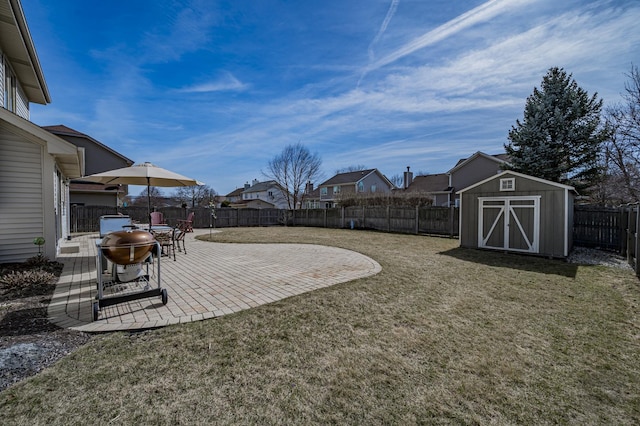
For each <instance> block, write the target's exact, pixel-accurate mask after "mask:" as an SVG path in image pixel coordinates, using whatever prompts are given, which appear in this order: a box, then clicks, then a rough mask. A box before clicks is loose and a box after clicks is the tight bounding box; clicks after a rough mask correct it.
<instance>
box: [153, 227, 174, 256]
mask: <svg viewBox="0 0 640 426" xmlns="http://www.w3.org/2000/svg"><path fill="white" fill-rule="evenodd" d="M151 232H152V233H153V237H154V238H155V239H156V241H157V242H158V243H159V244H160V248H161V252H160V255H161V256H167V257H170V256H171V254H173V260H174V261H175V260H176V245H175V241H174V235H175V233H174V232H173V230H172V231H171V232H164V231H160V232H158V231H151Z"/></svg>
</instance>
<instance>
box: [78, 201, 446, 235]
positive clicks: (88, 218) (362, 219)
mask: <svg viewBox="0 0 640 426" xmlns="http://www.w3.org/2000/svg"><path fill="white" fill-rule="evenodd" d="M158 211H160V212H162V213H163V215H164V218H165V222H166V223H167V224H169V225H172V226H173V225H175V224H177V222H178V220H179V219H184V218H186V217H187V214H188V211H187V210H186V209H182V208H179V207H168V208H160V209H158ZM190 211H193V212H194V213H195V215H194V218H193V226H194V227H195V228H209V227H213V228H227V227H235V226H275V225H292V226H317V227H324V228H353V229H375V230H379V231H387V232H398V233H411V234H434V235H447V236H451V237H453V236H457V235H458V208H456V207H451V208H449V207H366V206H365V207H361V206H358V207H342V208H334V209H314V210H295V211H290V210H279V209H233V208H219V209H215V210H213V211H212V210H210V209H207V208H204V207H198V208H195V209H192V210H191V209H190V210H189V212H190ZM118 213H121V214H124V215H128V216H130V217H131V218H132V219H133V220H134V221H136V222H139V223H147V222H148V212H147V209H146V208H145V207H126V208H120V209H118V210H116V208H115V207H104V206H72V208H71V232H74V233H77V232H96V231H98V229H99V223H100V216H103V215H112V214H118ZM212 213H213V214H212Z"/></svg>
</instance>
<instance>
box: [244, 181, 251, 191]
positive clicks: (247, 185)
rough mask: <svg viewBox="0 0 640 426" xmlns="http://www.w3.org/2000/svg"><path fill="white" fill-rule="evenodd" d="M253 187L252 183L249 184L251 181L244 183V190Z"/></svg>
mask: <svg viewBox="0 0 640 426" xmlns="http://www.w3.org/2000/svg"><path fill="white" fill-rule="evenodd" d="M249 188H251V185H249V182H247V183H245V184H244V190H245V191H246V190H247V189H249Z"/></svg>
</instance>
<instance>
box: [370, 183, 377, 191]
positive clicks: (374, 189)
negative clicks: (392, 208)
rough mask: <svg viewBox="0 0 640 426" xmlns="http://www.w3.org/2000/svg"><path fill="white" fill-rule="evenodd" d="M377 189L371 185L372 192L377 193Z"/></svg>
mask: <svg viewBox="0 0 640 426" xmlns="http://www.w3.org/2000/svg"><path fill="white" fill-rule="evenodd" d="M376 189H377V187H376V186H375V184H374V185H371V192H376Z"/></svg>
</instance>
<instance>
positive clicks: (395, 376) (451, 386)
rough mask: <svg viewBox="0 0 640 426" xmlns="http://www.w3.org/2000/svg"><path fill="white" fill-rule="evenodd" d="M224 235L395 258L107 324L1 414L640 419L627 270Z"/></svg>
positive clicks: (266, 419) (421, 248) (213, 420)
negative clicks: (122, 325)
mask: <svg viewBox="0 0 640 426" xmlns="http://www.w3.org/2000/svg"><path fill="white" fill-rule="evenodd" d="M213 237H214V240H215V241H223V242H243V243H247V242H251V243H266V242H269V243H272V242H300V243H318V244H326V245H335V246H339V247H344V248H348V249H352V250H355V251H358V252H361V253H364V254H366V255H368V256H371V257H372V258H373V259H375V260H377V261H378V262H379V263H380V264H381V265H382V268H383V269H382V272H381V273H380V274H378V275H376V276H373V277H369V278H365V279H361V280H357V281H352V282H349V283H345V284H340V285H336V286H333V287H331V288H326V289H322V290H318V291H314V292H312V293H307V294H304V295H300V296H296V297H292V298H289V299H286V300H283V301H280V302H277V303H273V304H270V305H265V306H261V307H258V308H254V309H251V310H248V311H244V312H240V313H237V314H234V315H228V316H225V317H221V318H218V319H214V320H209V321H202V322H197V323H190V324H184V325H177V326H171V327H166V328H163V329H159V330H154V331H148V332H143V333H133V334H129V333H115V334H109V335H100V336H96V337H95V338H94V339H93V340H92V341H91V342H90V343H89V344H87V345H86V346H84V347H82V348H81V349H80V350H78V351H77V352H75V353H73V354H72V355H70V356H68V357H66V358H65V359H63V360H62V361H60V362H58V363H57V364H56V365H55V366H54V367H52V368H49V369H47V370H45V371H44V372H42V373H41V374H39V375H37V376H35V377H33V378H31V379H29V380H26V381H24V382H22V383H20V384H18V385H15V386H13V387H12V388H10V389H9V390H7V391H5V392H2V393H0V413H1V418H2V420H1V422H2V423H3V424H28V425H34V424H42V425H45V424H47V425H48V424H64V425H67V424H82V425H86V424H108V423H111V424H143V423H144V424H189V425H191V424H256V425H258V424H259V425H265V424H294V423H295V424H314V423H315V424H358V425H360V424H415V423H421V424H425V423H426V424H452V423H453V424H458V423H465V424H468V423H471V424H474V423H477V424H489V423H494V424H542V423H569V424H616V425H620V424H638V423H640V396H639V392H638V389H640V345H639V343H640V308H639V302H640V290H639V288H640V282H639V281H638V279H637V278H636V277H635V276H634V275H633V273H632V272H630V271H626V270H620V269H613V268H605V267H597V266H576V265H570V264H567V263H565V262H562V261H557V260H548V259H541V258H534V257H526V256H518V255H507V254H503V253H498V252H487V251H475V250H467V249H461V248H458V247H457V245H458V241H457V240H450V239H442V238H430V237H421V236H412V235H394V234H385V233H377V232H366V231H352V230H327V229H314V228H238V229H225V230H224V231H223V232H221V233H219V234H214V235H213ZM274 262H277V259H274ZM238 273H239V274H241V273H242V271H238Z"/></svg>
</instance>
